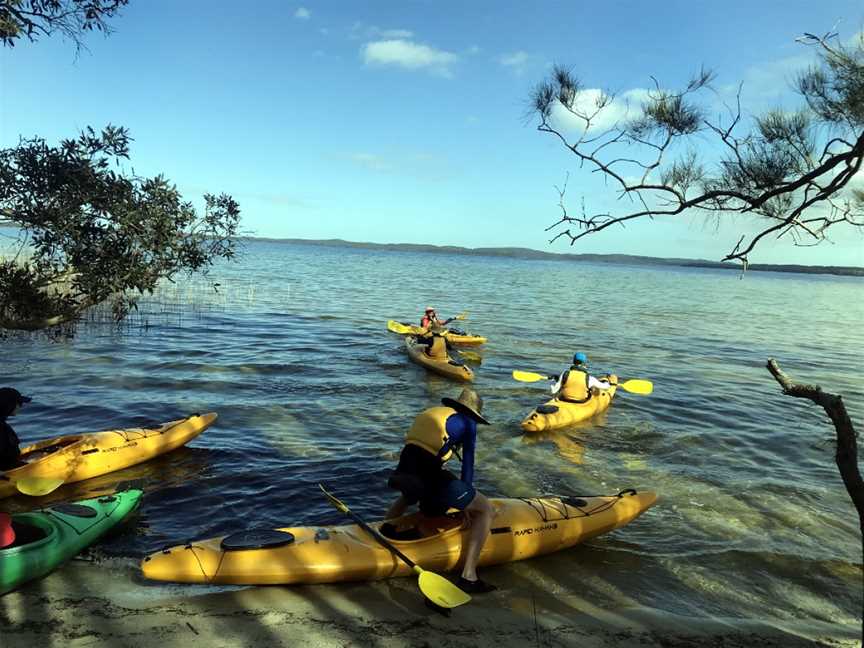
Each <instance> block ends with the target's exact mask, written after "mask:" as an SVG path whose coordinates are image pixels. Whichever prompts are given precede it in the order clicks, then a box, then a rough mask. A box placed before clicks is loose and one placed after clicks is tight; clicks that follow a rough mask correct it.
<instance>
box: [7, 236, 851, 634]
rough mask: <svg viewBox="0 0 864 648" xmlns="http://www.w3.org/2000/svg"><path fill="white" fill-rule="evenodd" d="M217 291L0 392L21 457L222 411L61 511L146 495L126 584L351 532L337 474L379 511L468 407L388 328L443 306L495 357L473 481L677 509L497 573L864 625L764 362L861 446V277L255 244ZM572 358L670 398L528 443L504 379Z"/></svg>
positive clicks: (806, 439)
mask: <svg viewBox="0 0 864 648" xmlns="http://www.w3.org/2000/svg"><path fill="white" fill-rule="evenodd" d="M212 274H213V277H214V278H215V280H216V281H218V282H219V283H220V286H219V289H218V292H214V291H212V290H211V289H209V288H208V287H207V285H206V283H205V282H203V281H202V280H200V279H195V280H191V281H188V282H185V283H184V282H179V283H178V284H175V285H170V284H169V285H167V286H166V287H165V288H164V289H163V290H161V291H160V292H159V293H157V294H156V295H155V296H153V297H152V298H148V299H147V300H145V301H144V302H142V304H141V310H140V311H139V313H138V314H136V315H135V316H134V318H133V321H132V325H131V326H125V327H122V328H121V329H119V330H118V329H115V328H113V327H105V326H97V325H84V326H82V327H81V329H80V331H79V333H78V334H77V335H76V336H75V337H74V338H72V339H67V340H61V341H54V342H51V341H47V340H45V339H44V338H41V337H29V336H12V337H10V338H7V339H6V340H0V354H2V364H0V382H2V383H3V384H9V385H14V386H16V387H18V388H19V389H20V390H21V391H22V392H24V393H25V394H31V395H32V396H33V402H32V403H31V404H30V405H28V406H27V407H26V408H25V409H24V410H23V411H22V412H21V413H20V414H19V416H18V417H17V418H16V419H15V420H14V421H13V423H14V424H15V428H16V430H17V431H18V433H19V436H21V438H22V440H23V441H25V442H28V441H35V440H37V439H41V438H44V437H47V436H53V435H57V434H68V433H76V432H85V431H93V430H97V429H105V428H109V427H129V426H136V425H141V424H147V423H151V422H155V421H164V420H169V419H172V418H178V417H181V416H184V415H186V414H188V413H191V412H205V411H216V412H218V413H219V420H218V422H217V424H216V425H215V426H214V427H213V428H211V429H210V430H208V431H207V432H206V433H205V434H204V435H202V436H201V437H199V438H198V439H197V440H195V441H194V442H193V443H192V444H190V447H188V448H185V449H181V450H179V451H177V452H175V453H172V454H171V455H168V456H166V457H163V458H161V459H158V460H155V461H152V462H150V463H148V464H144V465H141V466H138V467H133V468H130V469H127V470H125V471H121V472H119V473H114V474H112V475H108V476H105V477H103V478H99V479H97V480H91V481H90V482H84V483H81V484H75V485H70V486H65V487H63V488H61V489H60V490H58V491H57V492H56V493H55V494H54V495H53V497H54V498H62V499H76V498H79V497H86V496H88V495H90V494H92V493H96V492H102V491H103V490H105V489H113V488H114V487H115V485H116V484H117V483H118V482H124V481H126V482H129V481H131V482H133V483H135V484H138V485H142V486H143V487H144V488H145V490H146V496H145V499H144V504H143V508H142V511H141V514H140V516H139V517H138V519H137V522H136V523H135V525H134V526H133V528H132V529H131V530H127V531H126V532H125V533H123V534H120V535H117V536H116V537H113V538H112V539H111V540H110V541H108V542H106V543H103V544H102V545H100V547H99V549H98V552H100V555H102V557H103V559H104V561H105V564H106V565H108V566H109V567H110V568H113V569H116V570H117V572H118V579H117V581H116V582H117V585H116V586H117V587H118V588H124V589H131V588H143V591H148V588H149V591H151V592H154V591H158V588H159V587H165V586H164V585H157V584H146V583H142V582H140V580H139V579H137V578H136V577H135V576H134V567H135V566H136V565H137V562H138V560H139V559H140V558H141V557H142V556H143V555H144V554H145V553H147V552H151V551H154V550H156V549H158V548H160V547H162V546H164V545H166V544H169V543H171V544H174V543H177V542H181V541H186V540H190V539H196V538H204V537H211V536H214V535H219V534H226V533H229V532H231V531H234V530H237V529H239V528H243V527H245V526H251V525H255V526H258V525H271V526H276V525H280V526H284V525H292V524H324V523H342V522H343V521H344V520H343V519H342V518H341V517H340V514H339V513H337V512H335V511H334V510H333V509H331V508H330V506H329V505H328V504H327V503H326V501H325V500H324V499H323V498H322V497H321V496H320V494H319V492H318V490H317V486H316V484H317V483H318V482H319V481H323V482H326V483H328V484H329V485H330V486H331V487H332V489H333V490H334V491H335V492H336V493H337V494H338V495H339V496H340V497H342V499H344V500H345V501H346V502H348V503H349V505H351V506H352V508H354V509H356V510H357V511H358V512H359V513H361V514H362V515H363V516H366V517H367V518H368V519H380V518H381V517H382V515H383V512H384V510H385V509H386V507H387V505H388V504H389V502H390V501H391V500H392V499H393V497H394V493H393V492H392V491H388V489H387V488H386V485H385V482H386V476H387V473H388V471H389V470H390V469H391V468H392V467H393V466H394V465H395V462H396V459H397V457H398V453H399V450H400V449H401V440H402V437H403V434H404V432H405V430H406V428H407V427H408V425H410V423H411V421H412V419H413V417H414V416H415V415H416V414H417V413H418V412H419V411H420V410H422V409H423V408H425V407H428V406H431V405H434V404H437V403H438V401H439V399H440V398H441V397H442V396H455V395H456V394H458V392H459V389H460V387H459V386H457V385H455V384H453V383H450V382H448V381H447V380H446V379H444V378H440V377H436V376H433V375H431V374H428V373H425V372H424V371H423V370H422V369H421V368H420V367H418V366H416V365H414V364H411V363H410V362H409V361H408V359H407V356H406V355H405V352H404V349H403V346H402V339H401V338H400V337H398V336H395V335H393V334H391V333H388V332H387V330H386V328H385V321H386V320H387V319H389V318H395V319H399V320H409V319H410V320H414V319H419V317H420V314H421V311H422V309H423V307H424V306H426V305H427V304H433V305H435V306H437V308H438V310H439V313H441V314H442V315H443V316H448V315H451V314H455V313H458V312H461V311H463V310H468V311H469V312H470V318H469V320H468V321H467V322H465V323H464V328H466V329H467V330H469V331H474V332H478V333H481V334H484V335H487V336H488V337H489V340H490V341H489V343H488V344H487V345H486V347H485V349H483V350H482V353H483V356H484V362H483V365H482V367H481V368H480V369H479V370H478V375H477V380H476V388H477V389H478V391H479V392H480V393H481V395H482V396H483V397H484V399H485V401H486V407H485V412H486V413H487V416H488V417H489V418H490V419H491V420H492V421H493V425H491V426H489V427H484V428H482V430H481V436H480V440H479V448H478V460H477V469H476V475H477V476H476V480H477V485H478V487H479V489H481V490H482V491H483V492H485V493H487V494H490V495H497V496H507V495H509V496H531V495H536V494H540V493H558V494H562V493H567V494H580V493H581V494H594V493H616V492H618V491H619V490H621V489H623V488H628V487H634V488H637V489H651V490H655V491H657V492H658V493H659V495H660V501H659V503H658V505H657V506H656V507H655V508H653V509H652V510H650V511H649V512H648V513H647V514H646V515H644V516H643V517H642V518H640V519H639V520H637V521H636V522H634V523H633V524H631V525H630V526H628V527H625V528H624V529H622V530H620V531H617V532H615V533H614V534H611V535H607V536H604V537H601V538H598V539H595V540H593V541H592V542H590V543H588V544H586V545H583V546H580V547H577V548H575V549H573V550H570V551H566V552H562V553H559V554H554V555H552V556H548V557H544V558H540V559H535V560H531V561H527V562H525V563H520V564H513V565H507V566H502V567H496V568H490V569H487V570H485V571H484V577H487V578H488V579H489V580H491V581H492V582H496V583H499V584H502V585H503V586H504V587H505V588H507V587H509V588H510V589H511V590H512V591H514V592H518V589H519V587H520V583H522V582H523V580H522V579H530V582H531V583H532V584H534V585H537V584H538V583H539V584H540V585H542V586H543V587H547V588H549V590H550V591H553V592H558V593H561V594H567V593H569V592H578V593H580V594H582V595H585V594H586V592H587V593H589V594H590V595H591V596H592V597H593V599H594V600H595V602H596V604H597V605H599V606H601V607H602V606H605V607H614V606H621V605H624V606H647V607H651V608H655V609H658V610H668V611H671V612H675V613H676V614H683V615H693V616H700V617H746V618H760V619H769V620H770V619H793V618H798V619H801V618H803V619H813V620H819V621H827V622H834V623H838V624H843V625H849V626H854V625H855V624H856V623H858V616H859V612H860V599H861V581H862V573H861V554H860V541H859V534H858V520H857V516H856V514H855V511H854V508H853V506H852V504H851V502H850V501H849V498H848V496H847V494H846V492H845V490H844V487H843V485H842V482H841V480H840V477H839V475H838V472H837V469H836V467H835V465H834V457H833V442H832V439H833V437H834V433H833V427H832V426H831V424H830V422H829V421H828V419H827V417H826V415H825V414H824V412H823V411H822V410H821V409H819V408H817V407H816V406H814V405H812V404H811V403H809V402H805V401H802V400H800V399H792V398H789V397H784V396H783V395H782V394H781V392H780V388H779V386H778V385H777V384H776V383H775V381H774V379H773V378H772V377H771V375H770V374H769V373H768V372H767V371H766V369H765V362H766V360H767V358H769V357H774V358H776V359H777V360H778V361H779V362H780V364H781V366H782V367H783V368H784V370H786V371H787V372H788V373H789V374H790V375H791V376H793V378H795V379H797V380H799V381H801V382H810V383H818V384H821V385H822V386H823V387H824V388H826V389H828V390H829V391H836V392H839V393H842V394H843V396H844V398H845V402H846V405H847V408H848V409H849V411H850V413H851V415H852V418H853V421H854V422H855V423H856V424H857V425H858V427H859V429H860V428H861V427H862V423H864V421H862V413H864V391H862V382H861V376H860V367H861V360H862V350H864V327H862V323H864V282H862V280H861V279H855V278H843V277H832V276H815V275H814V276H810V275H795V274H779V273H762V272H753V273H748V274H747V275H746V276H745V277H744V278H743V280H742V279H741V278H740V276H739V275H738V274H736V273H734V272H729V271H719V270H704V269H683V268H681V269H670V268H663V269H655V268H652V267H643V266H625V265H607V264H588V263H563V262H554V261H525V260H512V259H495V258H482V257H465V256H455V255H453V256H451V255H444V254H434V255H433V254H418V253H403V252H378V251H368V250H355V249H349V248H342V247H318V246H316V247H312V246H302V245H292V244H282V243H272V242H248V243H246V244H245V248H244V253H243V256H242V258H241V260H240V262H239V263H236V264H230V265H222V266H219V267H217V268H216V269H215V270H214V271H213V273H212ZM576 350H582V351H585V352H587V353H588V355H589V358H590V360H591V364H592V367H593V368H594V369H595V371H598V372H599V371H602V370H610V371H615V372H617V373H618V374H619V375H620V376H622V377H623V378H648V379H650V380H652V381H653V382H654V386H655V391H654V393H653V394H652V395H651V396H648V397H644V396H638V395H635V394H628V393H626V392H623V391H619V392H618V395H617V396H616V398H615V400H614V402H613V404H612V407H611V408H610V410H609V411H608V412H607V413H606V414H605V415H604V416H602V417H601V418H598V419H595V420H593V421H591V422H590V423H587V424H583V425H581V426H579V427H577V428H574V429H570V430H566V431H563V432H560V433H555V434H540V435H523V434H522V433H521V430H520V428H519V425H518V423H519V421H520V420H521V419H522V418H523V417H524V416H525V414H526V413H527V412H528V411H529V410H530V409H531V408H532V407H533V406H535V405H536V404H538V403H540V402H542V401H543V400H544V399H545V398H546V395H547V393H548V391H547V385H546V384H545V383H538V384H534V385H528V384H523V383H517V382H514V381H513V380H512V379H511V377H510V371H511V370H512V369H525V370H531V371H538V370H539V371H541V372H553V371H558V370H560V369H562V368H564V367H565V366H567V364H568V363H569V358H570V357H571V356H572V354H573V352H574V351H576ZM455 469H456V470H457V471H458V464H457V465H456V468H455ZM46 501H48V500H47V499H46ZM7 503H8V504H7ZM3 504H7V508H16V507H18V508H22V507H25V506H32V504H33V502H32V501H30V500H25V499H23V498H15V499H13V500H6V501H4V502H3Z"/></svg>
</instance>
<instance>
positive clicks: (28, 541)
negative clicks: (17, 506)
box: [0, 513, 57, 555]
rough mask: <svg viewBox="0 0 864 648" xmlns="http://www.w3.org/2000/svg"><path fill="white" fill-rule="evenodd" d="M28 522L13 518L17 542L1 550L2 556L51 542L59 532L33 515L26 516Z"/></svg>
mask: <svg viewBox="0 0 864 648" xmlns="http://www.w3.org/2000/svg"><path fill="white" fill-rule="evenodd" d="M24 517H26V520H21V519H15V518H12V531H14V532H15V540H13V541H12V544H9V545H7V546H5V547H3V548H2V549H0V555H2V554H3V553H4V552H12V553H14V552H15V550H18V551H20V550H21V549H24V548H32V547H36V546H39V545H42V544H45V543H46V542H48V541H49V539H50V538H51V536H53V535H54V534H55V533H56V532H57V531H56V529H55V528H54V526H53V525H52V524H50V523H49V522H46V521H44V520H41V519H37V518H36V517H35V516H33V515H31V514H29V513H28V514H25V516H24Z"/></svg>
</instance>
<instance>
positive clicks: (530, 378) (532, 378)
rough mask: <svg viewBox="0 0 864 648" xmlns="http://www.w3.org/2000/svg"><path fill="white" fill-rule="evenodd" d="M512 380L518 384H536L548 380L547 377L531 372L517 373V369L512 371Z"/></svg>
mask: <svg viewBox="0 0 864 648" xmlns="http://www.w3.org/2000/svg"><path fill="white" fill-rule="evenodd" d="M513 378H514V379H516V380H518V381H519V382H537V381H538V380H548V379H549V377H548V376H544V375H543V374H538V373H534V372H533V371H519V370H518V369H514V370H513Z"/></svg>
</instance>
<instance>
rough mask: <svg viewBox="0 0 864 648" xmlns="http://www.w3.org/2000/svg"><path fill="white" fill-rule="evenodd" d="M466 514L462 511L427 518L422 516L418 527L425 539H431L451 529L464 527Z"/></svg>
mask: <svg viewBox="0 0 864 648" xmlns="http://www.w3.org/2000/svg"><path fill="white" fill-rule="evenodd" d="M463 522H464V514H463V513H462V512H461V511H456V512H455V513H447V514H445V515H435V516H426V515H421V516H420V517H419V519H418V520H417V526H418V527H419V528H420V533H421V535H422V537H424V538H431V537H432V536H436V535H438V534H440V533H444V532H445V531H449V530H450V529H456V528H459V527H461V526H462V524H463Z"/></svg>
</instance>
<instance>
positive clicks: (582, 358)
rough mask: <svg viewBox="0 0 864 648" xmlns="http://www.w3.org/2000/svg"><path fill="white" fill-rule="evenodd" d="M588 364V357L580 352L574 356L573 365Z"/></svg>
mask: <svg viewBox="0 0 864 648" xmlns="http://www.w3.org/2000/svg"><path fill="white" fill-rule="evenodd" d="M587 362H588V356H587V355H585V354H584V353H582V352H581V351H579V352H578V353H577V354H576V355H574V356H573V364H574V365H575V364H586V363H587Z"/></svg>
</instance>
